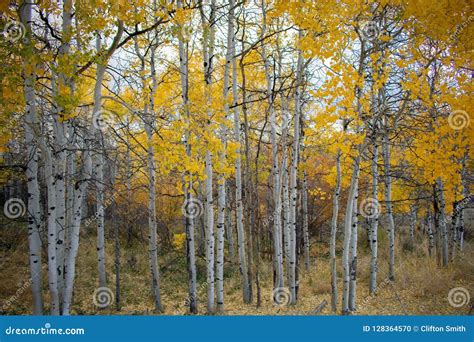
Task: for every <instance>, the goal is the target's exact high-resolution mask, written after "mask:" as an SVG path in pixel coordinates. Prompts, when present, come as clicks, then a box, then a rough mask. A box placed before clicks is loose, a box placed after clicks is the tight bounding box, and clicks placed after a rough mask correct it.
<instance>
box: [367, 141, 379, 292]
mask: <svg viewBox="0 0 474 342" xmlns="http://www.w3.org/2000/svg"><path fill="white" fill-rule="evenodd" d="M378 152H379V146H378V144H377V141H375V142H374V153H373V155H372V198H373V199H374V200H377V198H378ZM369 222H370V230H369V232H370V234H369V240H370V252H371V258H370V281H369V292H370V294H375V293H376V292H377V272H378V226H379V214H378V213H377V214H376V215H374V216H373V217H371V218H369Z"/></svg>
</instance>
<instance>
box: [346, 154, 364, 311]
mask: <svg viewBox="0 0 474 342" xmlns="http://www.w3.org/2000/svg"><path fill="white" fill-rule="evenodd" d="M359 171H360V149H359V150H358V155H357V156H356V157H355V158H354V165H353V167H352V177H351V185H350V188H349V193H348V195H347V205H346V215H345V217H344V243H343V247H342V273H343V290H342V314H348V313H349V311H350V308H349V289H350V278H351V277H350V275H351V267H350V266H351V265H350V246H351V236H352V220H353V217H352V216H353V211H354V199H355V195H356V191H357V184H358V182H359Z"/></svg>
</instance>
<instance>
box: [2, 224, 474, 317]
mask: <svg viewBox="0 0 474 342" xmlns="http://www.w3.org/2000/svg"><path fill="white" fill-rule="evenodd" d="M19 232H20V233H21V232H22V231H17V232H16V233H14V234H11V232H10V234H5V230H4V231H3V233H2V235H0V237H1V240H0V241H1V246H0V272H1V278H2V279H1V281H0V305H1V306H0V309H1V312H2V314H30V313H31V291H30V289H29V268H28V260H27V240H26V237H25V235H26V234H22V233H21V234H20V233H19ZM23 232H24V231H23ZM380 240H381V241H380V242H381V243H380V245H379V246H380V247H379V250H380V252H379V253H380V255H379V268H380V270H379V276H378V284H379V285H378V287H377V295H376V296H370V295H369V292H368V281H369V265H370V255H369V253H368V248H367V247H366V246H363V244H362V243H361V244H360V245H359V246H360V247H359V260H358V270H359V274H358V280H357V311H356V312H355V313H354V314H357V315H466V314H469V313H470V312H471V313H472V309H471V307H472V303H473V301H472V300H471V302H470V303H468V304H467V305H464V306H462V307H459V308H456V307H453V306H452V305H450V303H449V301H448V293H449V291H450V290H451V289H453V288H456V287H463V288H465V289H467V291H468V292H469V293H470V295H471V298H474V248H473V244H472V243H466V246H465V251H464V252H463V255H462V256H460V257H459V258H458V259H457V260H456V261H454V262H453V263H451V264H450V265H449V267H447V268H442V267H439V266H438V264H437V261H436V258H435V257H433V258H428V256H427V251H426V250H427V248H426V245H425V244H423V243H422V242H421V241H418V242H419V244H418V245H417V247H416V248H407V247H406V243H405V242H404V241H406V240H404V238H403V237H399V238H398V241H397V242H398V244H397V247H396V248H397V249H398V251H397V253H396V279H395V281H394V282H390V281H388V279H387V277H386V274H387V265H386V264H387V262H386V260H387V257H386V251H385V249H386V248H383V247H384V246H386V241H384V239H380ZM417 240H420V237H418V239H417ZM95 250H96V247H95V238H94V237H92V236H89V237H87V236H85V237H82V238H81V242H80V248H79V254H78V262H77V268H76V272H77V273H76V283H75V290H74V305H73V312H72V313H73V314H80V315H95V314H104V315H105V314H108V315H110V314H128V315H146V314H153V301H152V297H151V294H150V277H149V268H148V258H147V246H146V244H145V243H136V244H135V245H133V246H131V247H125V246H124V247H123V250H122V251H121V264H122V265H121V277H120V278H121V279H120V281H121V310H120V311H117V310H116V308H115V305H114V304H112V305H111V306H109V307H108V308H105V309H99V308H97V307H96V306H95V305H94V303H93V300H92V298H93V293H94V291H95V289H96V288H97V264H96V252H95ZM106 251H107V268H108V270H107V271H108V281H109V287H110V288H111V289H112V290H113V291H115V290H114V288H115V273H114V246H113V245H112V244H108V245H107V246H106ZM339 252H340V249H339V250H338V253H339ZM44 254H45V253H44ZM226 257H227V255H226ZM45 260H46V259H45V257H44V256H43V263H44V265H46V264H45V262H46V261H45ZM204 261H205V260H204V258H203V257H198V258H197V266H198V300H199V302H198V303H199V304H198V305H199V313H200V314H203V313H205V310H206V295H207V290H206V282H205V279H206V275H205V272H206V271H205V262H204ZM301 267H302V268H303V269H301V270H299V274H300V276H299V281H300V282H299V292H298V303H297V304H296V305H293V306H276V305H274V304H273V302H272V267H271V260H268V259H266V260H262V261H261V262H260V267H259V268H260V272H259V274H260V276H259V280H260V287H261V289H260V298H261V305H260V306H259V307H257V306H256V304H255V303H256V289H255V286H254V304H249V305H246V304H244V303H243V301H242V292H241V290H240V277H239V268H238V266H237V265H236V264H233V263H231V262H229V261H227V262H226V264H225V268H224V270H225V274H224V277H225V280H224V287H225V314H227V315H313V314H315V312H314V310H315V309H316V308H317V307H319V306H320V305H321V304H322V303H323V302H324V301H327V305H326V306H325V307H324V308H323V309H322V310H321V312H320V313H319V314H323V315H325V314H326V315H327V314H333V312H332V311H331V304H330V301H331V286H330V277H331V275H330V269H329V252H328V247H327V243H322V242H316V241H313V242H312V247H311V265H310V270H309V271H305V270H304V265H303V264H302V263H301ZM337 267H338V277H339V278H338V285H339V288H338V293H339V305H338V312H337V314H340V302H341V290H342V289H341V287H342V280H341V269H342V267H341V262H340V255H339V256H338V264H337ZM43 269H44V272H43V288H44V289H45V292H44V294H45V295H44V300H45V303H48V294H47V291H46V287H47V279H46V275H47V272H46V269H47V268H46V266H44V268H43ZM160 272H161V294H162V303H163V306H164V311H165V312H164V314H166V315H182V314H186V313H187V307H186V305H185V300H186V298H187V273H186V258H185V255H184V252H177V251H171V252H168V253H166V255H161V256H160ZM254 285H255V282H254ZM46 306H47V304H46ZM46 312H47V311H46Z"/></svg>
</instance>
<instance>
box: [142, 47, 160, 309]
mask: <svg viewBox="0 0 474 342" xmlns="http://www.w3.org/2000/svg"><path fill="white" fill-rule="evenodd" d="M155 50H156V45H155V46H153V47H152V49H151V50H150V71H151V78H152V88H151V94H150V112H148V110H147V108H146V107H145V113H144V115H145V131H146V135H147V144H148V151H147V159H148V182H149V183H148V187H149V194H148V196H149V197H148V227H149V246H148V248H149V257H150V269H151V284H152V293H153V298H154V301H155V311H156V312H162V311H163V307H162V305H161V292H160V268H159V263H158V241H157V240H158V237H157V231H156V230H157V225H156V166H155V150H154V147H153V144H154V142H153V135H154V134H153V132H154V131H155V127H154V125H153V122H154V120H155V115H154V114H155V113H154V111H155V102H154V94H155V93H156V89H157V87H158V83H157V80H156V69H155Z"/></svg>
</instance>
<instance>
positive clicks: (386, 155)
mask: <svg viewBox="0 0 474 342" xmlns="http://www.w3.org/2000/svg"><path fill="white" fill-rule="evenodd" d="M382 148H383V162H384V175H385V206H386V208H387V218H388V278H389V279H390V280H395V221H394V219H393V209H392V176H391V175H390V147H389V142H388V132H386V133H385V135H384V137H383V144H382Z"/></svg>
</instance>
